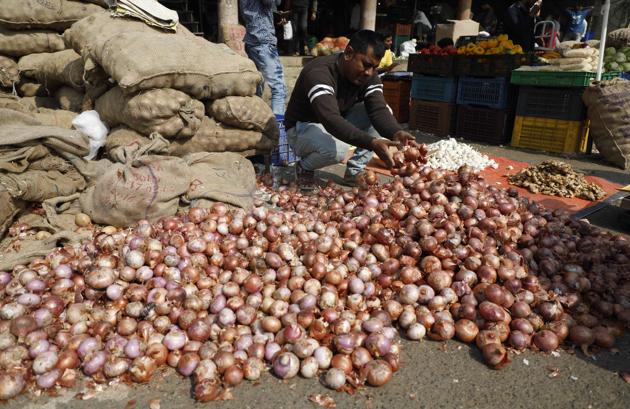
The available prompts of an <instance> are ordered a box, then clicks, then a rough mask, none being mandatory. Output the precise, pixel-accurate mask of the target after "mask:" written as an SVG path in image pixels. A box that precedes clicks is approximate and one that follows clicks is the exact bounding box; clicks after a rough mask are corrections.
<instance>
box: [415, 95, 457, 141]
mask: <svg viewBox="0 0 630 409" xmlns="http://www.w3.org/2000/svg"><path fill="white" fill-rule="evenodd" d="M456 109H457V107H456V105H455V104H450V103H448V102H435V101H422V100H418V99H412V100H411V112H410V115H409V129H412V130H419V131H422V132H427V133H430V134H433V135H436V136H441V137H446V136H449V135H453V133H454V131H455V120H456V118H457V117H456V115H455V114H456Z"/></svg>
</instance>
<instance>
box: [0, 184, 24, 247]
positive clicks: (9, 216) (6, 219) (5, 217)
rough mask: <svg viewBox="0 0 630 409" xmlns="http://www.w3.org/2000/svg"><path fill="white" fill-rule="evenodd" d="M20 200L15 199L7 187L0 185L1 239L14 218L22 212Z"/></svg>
mask: <svg viewBox="0 0 630 409" xmlns="http://www.w3.org/2000/svg"><path fill="white" fill-rule="evenodd" d="M19 203H20V201H19V200H16V199H14V198H13V197H12V196H11V195H10V194H9V192H8V191H7V189H6V188H5V187H4V186H2V185H0V239H2V238H3V237H4V235H5V233H6V232H7V230H8V229H9V226H11V223H12V222H13V218H14V217H15V215H17V214H18V213H19V212H20V204H19Z"/></svg>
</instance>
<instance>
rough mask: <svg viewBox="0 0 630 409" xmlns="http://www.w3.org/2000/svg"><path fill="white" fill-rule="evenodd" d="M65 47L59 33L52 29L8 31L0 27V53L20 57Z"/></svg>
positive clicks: (52, 51) (59, 49) (50, 51)
mask: <svg viewBox="0 0 630 409" xmlns="http://www.w3.org/2000/svg"><path fill="white" fill-rule="evenodd" d="M64 48H66V46H65V44H64V43H63V38H62V37H61V35H59V34H57V33H55V32H52V31H42V30H31V31H10V30H6V29H4V28H2V27H0V54H3V55H9V56H11V57H21V56H23V55H28V54H33V53H54V52H55V51H61V50H63V49H64Z"/></svg>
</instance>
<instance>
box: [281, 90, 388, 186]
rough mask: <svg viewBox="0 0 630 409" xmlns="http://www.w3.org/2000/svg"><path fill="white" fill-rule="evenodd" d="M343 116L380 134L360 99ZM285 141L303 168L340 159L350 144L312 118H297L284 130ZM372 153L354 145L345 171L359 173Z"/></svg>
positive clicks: (309, 168) (371, 131)
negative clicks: (308, 120) (291, 126)
mask: <svg viewBox="0 0 630 409" xmlns="http://www.w3.org/2000/svg"><path fill="white" fill-rule="evenodd" d="M344 118H345V119H346V120H347V121H348V122H350V123H351V124H352V125H354V126H356V127H357V128H359V129H361V130H362V131H365V132H367V133H369V134H370V135H372V136H373V137H375V138H379V137H380V136H379V134H378V132H376V130H375V129H374V127H373V126H372V122H371V121H370V118H369V117H368V114H367V111H366V110H365V105H364V104H363V103H362V102H361V103H358V104H356V105H355V106H353V107H352V108H350V110H348V112H346V113H345V115H344ZM287 141H288V142H289V145H291V148H293V151H294V152H295V154H296V155H298V156H299V157H300V165H301V166H302V168H303V169H305V170H315V169H320V168H323V167H324V166H329V165H333V164H336V163H340V162H341V161H342V160H344V158H345V157H346V155H347V154H348V151H349V150H350V145H348V144H347V143H345V142H343V141H341V140H339V139H337V138H335V137H334V136H332V135H331V134H329V133H328V132H327V131H326V128H324V126H323V125H322V124H319V123H315V122H299V121H298V122H297V123H296V124H295V126H294V127H293V128H291V129H289V130H288V131H287ZM373 154H374V152H372V151H370V150H367V149H362V148H357V149H356V150H355V151H354V154H353V155H352V157H351V158H350V160H348V163H347V165H346V174H348V175H351V176H356V175H357V174H359V173H360V172H361V171H363V169H364V168H365V165H367V163H368V162H369V161H370V159H372V155H373Z"/></svg>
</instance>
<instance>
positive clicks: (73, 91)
mask: <svg viewBox="0 0 630 409" xmlns="http://www.w3.org/2000/svg"><path fill="white" fill-rule="evenodd" d="M92 3H97V4H92ZM103 6H105V2H104V0H100V1H96V0H94V1H89V2H79V1H71V0H48V1H46V2H41V1H37V0H3V7H2V8H1V10H0V56H2V57H0V81H2V82H1V83H0V86H2V87H3V91H4V92H3V93H0V135H7V134H9V133H12V134H14V135H22V137H21V138H18V139H16V138H12V139H7V138H4V137H0V207H2V208H3V211H0V239H1V238H2V237H3V235H4V234H5V232H6V230H7V228H8V226H9V225H10V224H11V222H12V221H14V218H16V217H17V216H16V215H18V216H19V214H24V213H25V212H22V213H20V211H21V210H23V209H25V208H29V207H32V206H33V204H35V207H36V208H37V209H40V208H39V206H40V205H41V206H42V209H40V210H38V212H39V213H40V215H41V214H44V213H45V216H46V217H45V223H39V222H37V223H35V224H37V225H39V226H40V227H41V225H46V227H48V231H49V232H50V233H51V234H53V235H55V234H56V233H58V232H59V231H63V230H68V229H69V230H72V231H74V232H76V231H78V230H80V229H78V228H77V226H76V225H75V224H74V221H75V220H74V217H72V218H65V219H64V216H65V215H76V214H77V213H79V212H82V213H85V214H87V215H89V217H90V219H91V220H90V221H91V222H93V223H98V224H105V225H115V226H125V225H130V224H133V223H135V222H137V221H138V220H142V219H148V220H155V219H158V218H160V217H165V216H169V215H174V214H175V213H176V212H177V211H179V210H181V208H183V207H188V206H199V207H203V206H204V205H209V204H211V203H214V202H215V201H222V202H225V203H228V204H231V205H234V206H237V207H241V208H249V207H251V205H252V201H253V193H254V191H255V174H254V169H253V165H252V164H251V163H250V162H249V161H248V160H246V159H245V158H244V157H243V156H242V155H240V154H238V153H237V152H244V151H250V150H257V151H269V150H271V149H272V148H273V146H274V145H275V143H276V141H277V139H278V129H277V125H276V122H275V117H274V115H273V113H272V111H271V109H270V108H269V106H268V105H267V104H266V103H265V102H264V101H263V100H262V99H260V98H258V97H256V96H255V91H256V87H257V86H258V85H259V83H260V81H261V79H262V78H261V75H260V74H259V73H258V71H257V70H256V67H255V66H254V64H253V62H252V61H250V60H248V59H246V58H244V57H241V56H239V55H237V54H236V53H234V52H233V51H232V50H230V49H229V48H228V47H226V46H225V45H221V44H213V43H210V42H208V41H206V40H204V39H202V38H200V37H197V36H195V35H193V34H192V33H190V32H189V31H188V30H187V29H185V28H184V27H181V26H180V27H178V28H177V32H176V33H174V32H166V31H162V30H160V29H157V28H153V27H150V26H149V25H147V24H145V23H144V22H142V21H140V20H135V19H131V18H120V17H112V16H111V14H110V12H109V11H108V10H106V9H105V8H104V7H103ZM91 110H95V111H96V112H98V114H99V116H100V120H102V121H103V122H104V123H105V125H107V127H108V128H109V129H110V131H109V134H108V135H107V137H106V139H104V140H102V141H100V143H99V144H96V145H95V144H94V142H95V141H94V140H91V139H92V137H93V135H94V132H91V131H90V129H89V128H90V126H88V127H87V128H86V129H83V128H81V127H79V128H81V130H82V131H83V132H78V131H77V130H74V129H72V128H73V122H74V128H77V127H78V122H79V121H78V119H79V117H83V116H84V115H85V114H87V113H88V112H84V111H89V112H90V113H94V111H91ZM16 111H18V112H16ZM80 112H83V114H81V116H79V113H80ZM94 115H95V113H94ZM9 118H14V119H12V120H9ZM100 125H101V126H102V125H103V124H102V123H101V124H100ZM9 128H11V129H9ZM88 135H89V137H88ZM51 138H52V139H53V140H57V139H59V138H61V139H62V140H64V141H65V140H73V141H74V143H75V144H78V145H79V146H80V148H77V147H76V146H74V147H73V149H71V150H70V151H68V149H66V148H67V144H58V143H56V144H53V145H52V146H53V147H52V148H51V147H50V146H48V145H46V144H45V143H42V142H41V141H42V140H50V139H51ZM35 144H37V145H42V146H43V148H37V149H34V148H33V145H35ZM103 144H104V147H105V149H104V150H102V152H101V155H100V160H86V159H85V158H90V159H92V157H91V156H90V152H92V154H93V153H94V151H95V149H94V148H95V147H97V146H98V145H103ZM44 150H46V151H45V152H44ZM18 151H19V152H21V156H20V158H18V159H17V160H19V161H20V164H21V166H19V167H11V168H10V167H8V166H3V163H8V162H11V161H13V162H15V160H16V159H15V158H12V157H10V155H11V153H12V152H18ZM3 154H4V157H3V156H2V155H3ZM92 156H94V155H92ZM49 157H52V158H53V159H46V158H49ZM5 158H6V160H5V161H4V162H3V159H5ZM42 162H43V163H44V165H45V166H44V165H42ZM29 172H30V173H29ZM33 172H40V173H38V175H40V176H42V177H43V179H41V180H40V179H38V178H33V177H31V176H33V175H35V173H33ZM41 172H43V173H41ZM34 181H37V182H34ZM38 186H49V187H50V188H49V189H45V192H46V193H45V194H43V193H41V192H40V193H39V194H38V195H32V196H29V195H28V194H27V193H25V192H31V193H33V192H39V190H38ZM31 215H32V212H31V213H29V217H30V216H31ZM29 217H27V218H26V219H23V218H21V217H20V218H19V219H17V222H18V224H20V223H21V224H25V225H31V226H32V225H33V223H34V222H33V219H32V218H29ZM53 219H54V220H55V222H51V220H53ZM25 220H26V221H25ZM66 222H72V223H66ZM38 223H39V224H38ZM14 225H15V224H14ZM0 247H1V246H0ZM0 261H1V260H0Z"/></svg>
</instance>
